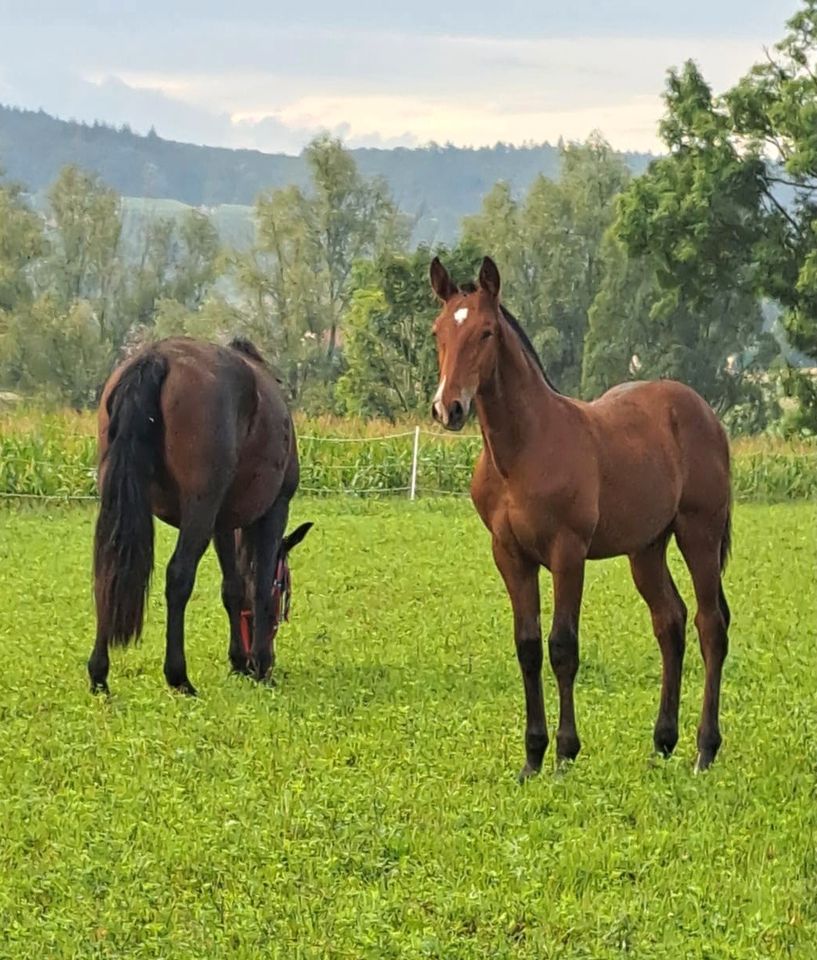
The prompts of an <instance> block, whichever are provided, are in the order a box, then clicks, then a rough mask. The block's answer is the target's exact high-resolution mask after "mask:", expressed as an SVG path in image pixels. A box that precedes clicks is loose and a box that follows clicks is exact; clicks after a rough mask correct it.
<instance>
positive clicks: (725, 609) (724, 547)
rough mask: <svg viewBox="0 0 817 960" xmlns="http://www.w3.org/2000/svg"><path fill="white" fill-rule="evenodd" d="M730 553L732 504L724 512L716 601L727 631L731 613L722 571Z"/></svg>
mask: <svg viewBox="0 0 817 960" xmlns="http://www.w3.org/2000/svg"><path fill="white" fill-rule="evenodd" d="M731 552H732V504H731V503H730V504H729V508H728V509H727V511H726V523H725V524H724V527H723V536H722V537H721V582H720V584H719V585H718V600H719V602H720V607H721V613H722V614H723V619H724V622H725V623H726V629H727V630H728V629H729V624H730V622H731V620H732V613H731V611H730V610H729V604H728V603H727V602H726V594H725V593H724V592H723V571H724V570H725V569H726V564H727V562H728V560H729V555H730V554H731Z"/></svg>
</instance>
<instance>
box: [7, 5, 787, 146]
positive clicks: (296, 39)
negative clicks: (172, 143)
mask: <svg viewBox="0 0 817 960" xmlns="http://www.w3.org/2000/svg"><path fill="white" fill-rule="evenodd" d="M798 6H799V4H798V2H797V0H683V2H675V3H666V2H663V0H596V2H592V0H561V2H559V3H552V2H550V0H496V2H493V3H487V2H484V0H470V2H466V0H434V2H432V0H412V2H410V3H406V4H404V5H396V4H389V3H388V2H387V0H362V2H356V0H345V2H337V0H288V2H286V3H283V2H280V0H228V2H225V0H164V2H160V0H139V2H133V0H118V2H117V0H96V2H78V0H29V2H25V0H0V51H2V53H1V54H0V103H6V104H12V105H15V106H21V107H27V108H31V109H40V108H42V109H43V110H45V111H46V112H48V113H52V114H55V115H57V116H60V117H63V118H65V119H76V120H84V121H89V122H90V121H93V120H101V121H104V122H107V123H112V124H115V125H117V126H118V125H121V124H123V123H127V124H129V125H130V126H131V127H132V129H134V130H136V131H137V132H141V133H146V132H147V131H148V130H149V129H150V128H151V127H154V128H155V129H156V131H157V133H158V134H159V135H160V136H163V137H167V138H169V139H174V140H182V141H189V142H192V143H205V144H209V145H214V146H226V147H249V148H254V149H259V150H264V151H268V152H284V153H293V154H294V153H298V152H299V151H300V150H301V148H302V147H303V146H304V144H305V143H307V142H308V140H309V139H311V138H312V137H313V136H314V135H315V134H317V133H319V132H323V131H329V132H330V133H333V134H335V135H338V136H341V137H342V138H343V139H344V141H345V142H346V143H347V144H348V145H349V146H385V147H392V146H418V145H422V144H425V143H428V142H430V141H435V142H437V143H447V142H451V143H455V144H457V145H461V146H480V145H492V144H494V143H496V142H497V141H505V142H510V143H517V144H521V143H525V142H537V143H538V142H542V141H545V140H547V141H550V142H551V143H555V142H556V141H557V140H558V138H559V137H560V136H562V137H564V138H565V140H581V139H584V138H586V137H587V136H588V134H590V133H591V132H592V131H594V130H599V131H601V133H602V134H604V136H605V137H606V138H607V139H608V140H609V141H610V143H612V145H613V146H614V147H616V148H617V149H620V150H647V151H653V152H657V151H659V150H660V141H659V139H658V132H657V124H658V120H659V118H660V116H661V113H662V102H661V93H662V90H663V88H664V80H665V76H666V71H667V69H668V68H669V67H671V66H679V65H681V64H682V63H683V62H684V61H685V60H687V59H689V58H692V59H694V60H696V61H697V62H698V64H699V65H700V67H701V68H702V69H703V71H704V75H705V76H706V78H707V79H708V81H709V82H710V83H711V84H712V85H713V87H714V88H715V90H716V91H720V90H724V89H726V88H727V87H728V86H730V85H731V84H732V83H734V82H735V81H736V80H737V79H738V78H739V77H740V76H742V75H743V73H745V72H746V70H747V69H748V68H749V67H750V66H751V65H752V64H753V63H755V62H757V61H758V60H760V59H761V58H762V57H763V56H764V46H768V47H770V46H772V45H773V44H774V43H775V42H776V41H778V40H779V39H781V38H782V36H783V33H784V29H785V21H786V20H787V19H788V17H789V16H791V14H792V13H794V12H795V10H796V9H797V8H798Z"/></svg>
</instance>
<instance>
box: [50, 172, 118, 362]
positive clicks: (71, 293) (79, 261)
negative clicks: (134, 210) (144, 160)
mask: <svg viewBox="0 0 817 960" xmlns="http://www.w3.org/2000/svg"><path fill="white" fill-rule="evenodd" d="M48 204H49V217H50V222H51V227H52V229H51V255H50V259H49V263H48V272H49V276H48V286H49V289H50V290H51V291H52V292H53V294H54V295H55V296H56V298H57V300H58V302H59V303H60V304H61V305H62V307H63V308H64V309H66V310H67V309H68V308H69V307H70V305H71V304H72V303H75V302H77V301H81V300H85V301H87V302H88V303H90V304H91V305H92V308H93V310H94V312H95V314H96V317H97V323H98V327H99V332H100V338H101V339H102V340H107V341H109V342H111V343H113V342H114V341H117V340H121V339H122V337H124V334H125V329H124V326H125V319H124V318H122V317H121V316H120V317H117V316H116V315H115V307H116V303H117V297H118V295H119V293H120V291H121V285H122V279H123V274H122V269H121V261H120V257H119V242H120V238H121V235H122V217H121V200H120V197H119V196H118V194H117V193H116V191H114V190H112V189H111V188H110V187H108V186H106V185H105V184H104V183H102V181H101V180H100V179H99V177H97V176H96V175H94V174H90V173H87V172H86V171H83V170H80V169H79V168H78V167H74V166H69V167H65V168H64V169H63V170H62V171H61V172H60V175H59V176H58V177H57V179H56V181H55V182H54V184H53V185H52V186H51V188H50V190H49V191H48Z"/></svg>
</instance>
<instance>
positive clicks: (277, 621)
mask: <svg viewBox="0 0 817 960" xmlns="http://www.w3.org/2000/svg"><path fill="white" fill-rule="evenodd" d="M311 529H312V523H302V524H301V525H300V526H299V527H296V528H295V529H294V530H293V531H292V533H290V534H287V536H285V537H284V539H283V540H282V541H281V548H280V550H279V551H278V559H277V561H276V564H275V576H274V577H273V581H272V623H271V639H275V635H276V634H277V633H278V628H279V627H280V626H281V623H282V621H284V620H289V603H290V599H291V597H292V577H291V574H290V572H289V554H290V553H291V552H292V550H293V549H294V548H295V547H297V546H298V544H299V543H300V542H301V541H302V540H303V538H304V537H305V536H306V535H307V534H308V533H309V531H310V530H311ZM238 536H239V543H240V534H238ZM241 555H242V552H241V551H239V556H241ZM243 569H244V577H245V583H246V584H247V586H246V595H247V596H252V589H253V581H254V572H253V571H252V567H251V566H250V565H249V564H248V562H247V560H246V558H245V560H244V563H243ZM240 625H241V644H242V646H243V647H244V652H245V653H246V654H247V655H248V656H249V653H250V649H251V647H252V609H251V605H250V604H249V603H247V602H245V608H244V609H243V610H242V611H241V621H240Z"/></svg>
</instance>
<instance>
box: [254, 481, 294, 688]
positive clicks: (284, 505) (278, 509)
mask: <svg viewBox="0 0 817 960" xmlns="http://www.w3.org/2000/svg"><path fill="white" fill-rule="evenodd" d="M288 515H289V500H287V499H285V498H283V497H280V496H279V497H278V499H277V500H276V501H275V503H274V504H273V505H272V506H271V507H270V509H269V510H268V511H267V512H266V513H265V514H264V516H263V517H261V518H260V519H259V520H257V521H256V523H255V524H253V529H252V536H253V541H254V544H255V596H254V598H253V638H252V655H251V656H252V665H253V671H254V673H255V677H256V679H257V680H263V679H264V678H265V677H266V675H267V673H268V672H269V671H270V670H271V669H272V667H273V666H275V647H274V645H273V639H272V631H273V627H274V626H275V624H274V623H273V609H272V584H273V580H274V579H275V564H276V562H277V560H278V552H279V550H280V549H281V541H282V540H283V538H284V530H285V529H286V524H287V517H288Z"/></svg>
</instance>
